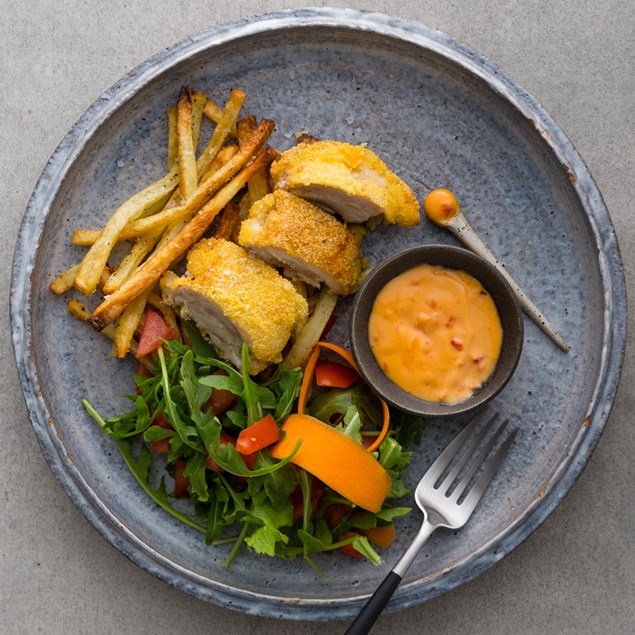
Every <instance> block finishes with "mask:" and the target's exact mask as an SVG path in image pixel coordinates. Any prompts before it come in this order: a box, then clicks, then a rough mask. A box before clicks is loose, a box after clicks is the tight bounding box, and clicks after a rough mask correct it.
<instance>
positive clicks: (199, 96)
mask: <svg viewBox="0 0 635 635" xmlns="http://www.w3.org/2000/svg"><path fill="white" fill-rule="evenodd" d="M190 95H191V97H192V141H193V142H194V152H195V153H196V148H198V140H199V136H200V133H201V121H202V119H203V109H204V108H205V104H206V103H207V95H206V94H205V93H199V92H196V91H192V92H191V93H190Z"/></svg>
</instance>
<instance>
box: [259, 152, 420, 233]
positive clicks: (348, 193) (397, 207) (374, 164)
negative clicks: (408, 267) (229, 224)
mask: <svg viewBox="0 0 635 635" xmlns="http://www.w3.org/2000/svg"><path fill="white" fill-rule="evenodd" d="M271 177H272V180H273V183H274V186H275V188H277V189H281V190H286V191H288V192H292V193H293V194H296V195H298V196H300V197H302V198H304V199H306V200H308V201H311V202H312V203H315V204H316V205H318V206H319V207H321V208H322V209H324V210H326V211H327V212H330V213H332V214H339V215H340V216H341V217H342V218H343V219H344V220H346V221H348V222H351V223H361V222H364V221H366V220H368V219H369V218H371V217H373V216H377V215H379V214H383V215H384V218H385V220H386V222H388V223H395V224H398V225H404V226H407V227H410V226H413V225H416V224H417V223H418V222H419V203H418V202H417V199H416V197H415V195H414V193H413V192H412V190H411V189H410V188H409V187H408V186H407V185H406V184H405V183H404V182H403V181H402V180H401V179H400V178H399V177H398V176H397V175H396V174H395V173H394V172H392V171H391V170H390V169H388V167H387V166H386V164H385V163H384V162H383V161H382V160H381V159H380V158H379V157H378V156H377V155H376V154H375V153H374V152H373V151H372V150H369V149H368V148H366V147H364V146H355V145H351V144H349V143H343V142H341V141H313V142H311V143H299V144H298V145H297V146H295V147H293V148H291V149H290V150H287V151H286V152H283V153H282V155H281V157H280V158H279V159H278V160H277V161H275V162H274V163H273V164H272V165H271Z"/></svg>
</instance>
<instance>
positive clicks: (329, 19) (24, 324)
mask: <svg viewBox="0 0 635 635" xmlns="http://www.w3.org/2000/svg"><path fill="white" fill-rule="evenodd" d="M308 26H310V27H330V28H334V29H351V30H355V31H366V32H370V33H375V34H379V35H384V36H388V37H391V38H393V39H396V40H399V41H401V42H407V43H410V44H413V45H415V46H417V47H421V48H424V49H426V50H430V51H433V52H435V53H437V54H439V55H440V56H441V57H443V58H444V59H446V60H449V61H450V62H452V63H454V64H456V65H458V66H460V67H462V68H464V69H465V70H466V71H468V72H469V73H470V74H472V75H475V76H477V77H479V78H480V79H481V80H482V81H484V82H485V84H486V85H487V86H488V87H489V88H490V89H491V90H493V91H494V92H495V93H497V94H498V95H500V96H501V97H502V98H503V99H504V100H505V101H506V102H507V103H508V104H510V105H511V106H512V107H514V108H515V109H516V110H517V111H519V112H520V113H521V114H522V115H523V116H525V117H526V118H527V119H528V120H529V121H530V122H532V125H533V126H534V127H535V128H536V130H537V131H538V133H539V134H540V135H541V137H542V139H543V141H544V142H545V143H546V144H547V146H548V148H549V151H550V152H552V153H553V154H554V155H555V157H556V158H557V159H558V161H559V163H560V164H561V165H562V167H563V169H564V170H565V171H566V172H567V173H568V175H569V178H570V180H571V181H572V185H573V187H574V189H575V192H576V195H577V196H578V199H579V200H580V203H581V205H582V207H583V208H584V210H585V212H586V219H587V220H588V222H589V223H590V226H591V232H592V233H593V236H594V237H595V240H596V245H597V247H598V262H599V268H600V274H601V278H602V283H603V289H604V294H605V306H604V340H603V342H604V344H603V351H602V361H601V364H600V373H599V374H598V378H597V381H596V387H595V391H594V393H593V394H592V396H591V399H590V402H589V405H588V409H587V414H586V417H585V419H584V421H583V422H581V425H580V430H579V432H578V434H577V436H576V438H575V439H574V440H573V442H572V444H571V447H570V448H569V458H568V460H566V461H563V462H562V463H561V464H560V466H559V467H558V469H557V470H556V471H555V472H554V474H553V475H552V476H551V479H550V480H549V483H548V487H547V488H546V489H545V491H544V492H542V493H541V495H539V496H537V498H536V499H535V500H534V502H533V503H532V504H531V505H530V506H528V507H527V508H526V509H525V510H524V513H523V515H522V516H520V517H519V518H517V519H516V521H515V522H513V523H512V524H511V525H509V526H508V528H507V529H506V531H505V532H503V533H502V534H501V535H499V536H496V537H494V538H493V539H492V540H490V541H489V542H488V543H487V544H484V545H483V546H482V547H481V549H479V550H478V551H477V552H475V553H474V554H472V556H471V557H470V558H469V559H468V560H466V561H464V562H462V563H460V565H459V566H457V567H453V568H452V569H451V570H450V571H447V572H444V573H443V574H441V575H440V576H438V578H436V579H434V580H433V582H434V584H431V583H430V581H428V580H426V579H422V580H416V581H411V582H408V581H406V583H405V584H403V585H402V586H401V587H400V589H399V590H398V591H397V593H396V594H395V596H394V598H393V600H392V601H391V603H390V604H389V606H388V610H396V609H400V608H405V607H409V606H413V605H415V604H419V603H421V602H423V601H426V600H429V599H431V598H433V597H435V596H437V595H440V594H441V593H444V592H446V591H449V590H450V589H452V588H455V587H457V586H459V585H460V584H462V583H464V582H467V581H468V580H471V579H473V578H474V577H476V576H477V575H479V574H480V573H482V572H483V571H484V570H486V569H488V568H489V567H490V566H492V565H493V564H495V563H496V562H498V561H499V560H501V559H502V558H503V557H504V556H505V555H507V554H508V553H509V552H510V551H512V550H513V549H514V548H515V547H517V546H518V545H519V544H520V543H521V542H523V541H524V540H525V539H526V538H527V537H528V536H529V535H531V533H533V531H535V529H537V527H538V526H540V525H541V524H542V523H543V522H544V521H545V520H546V519H547V517H548V516H549V515H550V514H551V513H552V512H553V510H554V509H555V508H556V507H557V506H558V504H559V503H560V501H561V500H562V499H563V498H564V496H565V495H566V494H567V493H568V491H569V490H570V489H571V487H572V486H573V484H574V483H575V481H576V480H577V478H578V476H579V475H580V473H581V472H582V470H583V468H584V466H585V465H586V464H587V462H588V461H589V459H590V457H591V454H592V452H593V450H594V448H595V446H596V445H597V442H598V440H599V438H600V436H601V434H602V431H603V429H604V427H605V425H606V422H607V420H608V416H609V414H610V411H611V408H612V406H613V403H614V399H615V394H616V392H617V387H618V383H619V378H620V374H621V370H622V363H623V358H624V351H625V346H626V322H627V320H626V313H627V305H626V286H625V279H624V270H623V265H622V260H621V256H620V252H619V245H618V242H617V236H616V234H615V231H614V228H613V225H612V222H611V219H610V216H609V213H608V210H607V208H606V205H605V203H604V201H603V199H602V196H601V193H600V192H599V190H598V188H597V186H596V184H595V182H594V180H593V177H592V176H591V174H590V172H589V170H588V168H587V166H586V165H585V163H584V161H583V160H582V158H581V157H580V155H579V154H578V152H577V151H576V149H575V148H574V146H573V144H572V143H571V141H570V140H569V139H568V138H567V137H566V135H565V134H564V132H563V131H562V130H561V129H560V127H559V126H558V125H557V124H556V122H555V121H554V120H553V119H552V118H551V117H550V116H549V115H548V114H547V113H546V111H545V110H544V109H543V108H542V106H540V104H539V103H538V102H537V101H536V100H535V99H534V98H533V97H531V96H530V95H529V94H528V93H527V92H526V91H525V90H524V89H522V88H521V87H520V86H519V85H518V84H517V83H516V82H515V81H514V80H513V79H512V78H511V77H510V76H508V75H507V74H506V73H505V72H504V71H502V70H501V69H500V68H499V67H498V66H496V65H495V64H493V63H492V62H491V61H489V60H488V59H487V58H485V57H484V56H483V55H481V54H480V53H478V52H476V51H475V50H473V49H471V48H470V47H468V46H466V45H464V44H462V43H460V42H458V41H456V40H455V39H454V38H453V37H451V36H449V35H447V34H445V33H442V32H441V31H438V30H435V29H431V28H429V27H427V26H424V25H423V24H421V23H418V22H415V21H412V20H408V19H404V18H399V17H395V16H389V15H385V14H382V13H375V12H367V11H359V10H356V9H339V8H306V9H288V10H283V11H274V12H271V13H265V14H261V15H256V16H252V17H249V18H245V19H240V20H235V21H232V22H229V23H226V24H221V25H217V26H214V27H211V28H210V29H207V30H205V31H201V32H199V33H197V34H194V35H191V36H189V37H187V38H184V39H182V40H180V41H179V42H177V43H175V44H174V45H172V46H170V47H168V48H166V49H164V50H163V51H161V52H159V53H157V54H155V55H153V56H151V57H150V58H148V59H147V60H146V61H144V62H142V63H141V64H139V65H138V66H137V67H136V68H134V69H133V70H132V71H130V72H129V73H127V74H126V75H124V76H123V77H122V78H121V79H120V80H119V81H117V82H116V83H115V84H113V85H112V86H111V88H109V89H108V90H106V91H105V92H104V93H103V94H102V95H101V96H100V97H98V98H97V100H96V101H95V102H94V103H93V104H92V105H91V106H90V107H89V108H88V109H87V110H86V111H85V113H84V114H83V115H82V116H81V117H80V119H79V120H78V121H77V123H76V124H75V125H74V126H73V127H72V128H71V129H70V131H69V132H68V133H67V134H66V135H65V137H64V139H63V140H62V141H61V142H60V144H59V145H58V146H57V148H56V149H55V150H54V152H53V154H52V155H51V158H50V159H49V161H48V162H47V164H46V166H45V168H44V170H43V172H42V174H41V176H40V178H39V180H38V182H37V184H36V186H35V188H34V191H33V193H32V195H31V197H30V200H29V202H28V205H27V207H26V211H25V214H24V217H23V220H22V223H21V226H20V229H19V232H18V239H17V242H16V249H15V253H14V259H13V267H12V276H11V290H10V319H11V335H12V342H13V349H14V356H15V360H16V365H17V369H18V376H19V379H20V384H21V387H22V392H23V395H24V399H25V403H26V406H27V410H28V413H29V419H30V421H31V424H32V427H33V429H34V432H35V434H36V437H37V440H38V443H39V445H40V449H41V451H42V453H43V455H44V458H45V460H46V462H47V464H48V465H49V468H50V469H51V471H52V472H53V475H54V476H55V478H56V479H57V481H58V482H59V483H60V485H61V486H62V488H63V489H64V491H65V492H66V493H67V495H68V496H69V498H70V499H71V500H72V501H73V503H74V504H75V505H76V506H77V507H78V509H79V510H80V511H81V512H82V514H83V515H84V516H85V517H86V518H87V519H88V520H89V522H90V523H91V524H92V525H93V526H94V527H95V528H96V529H97V530H98V531H99V532H100V534H101V535H102V536H104V537H105V538H106V539H107V540H108V541H109V542H110V543H111V544H112V545H113V546H115V547H116V548H117V549H118V550H119V551H120V552H121V553H123V554H124V555H125V556H126V557H128V558H129V559H130V560H132V561H133V562H135V563H136V564H138V565H139V566H140V567H142V568H143V569H144V570H146V571H147V572H149V573H151V574H153V575H155V576H157V577H159V578H160V579H162V580H163V581H165V582H167V583H169V584H171V585H172V586H174V587H176V588H179V589H181V590H183V591H186V592H188V593H189V594H191V595H193V596H195V597H198V598H200V599H204V600H208V601H212V602H215V603H217V604H220V605H221V606H224V607H226V608H233V609H236V610H240V611H243V612H245V613H248V614H254V615H260V616H264V617H278V618H287V619H297V620H301V619H302V620H306V619H314V620H330V619H343V618H348V617H352V616H353V615H354V614H356V612H357V610H358V609H359V608H360V607H361V605H362V604H363V602H364V601H365V599H366V598H367V597H368V596H367V595H359V596H349V597H347V598H346V599H343V600H319V599H310V600H307V599H300V598H281V597H279V596H272V595H267V594H263V593H254V592H252V591H246V590H242V589H240V590H239V589H235V588H233V587H228V586H227V585H223V584H222V583H219V582H217V581H212V580H209V579H208V578H205V577H204V576H200V575H198V574H195V573H194V572H192V571H190V570H187V569H185V568H183V567H181V566H179V565H178V564H177V563H176V562H173V561H172V560H170V559H169V558H166V557H165V556H163V555H161V554H160V553H158V552H156V551H154V550H153V549H152V548H150V547H149V546H148V545H147V544H146V543H144V542H143V541H142V540H140V539H139V538H137V537H136V536H135V534H134V533H133V532H132V531H131V530H130V529H129V528H128V527H126V526H125V525H124V524H122V523H121V522H120V521H118V519H117V518H116V517H114V516H113V515H112V514H110V513H109V511H108V509H107V508H106V507H105V506H104V505H103V504H102V503H101V501H100V499H99V496H98V495H97V493H96V492H95V491H94V490H92V488H90V487H89V486H88V484H87V483H86V481H85V480H84V479H83V477H82V475H81V473H80V472H79V470H78V469H77V468H76V466H75V465H74V464H73V463H72V461H70V460H69V458H68V457H67V455H66V453H65V451H64V447H63V445H62V443H61V441H60V439H59V438H57V437H56V435H55V434H54V432H55V430H54V425H55V424H54V422H53V421H52V419H51V418H50V414H49V412H48V409H47V406H46V403H45V402H44V399H43V397H42V393H41V391H40V390H39V380H38V373H37V369H36V368H35V363H34V359H33V355H32V353H31V291H32V287H33V285H32V274H33V266H34V262H35V255H36V254H37V251H38V249H39V248H40V243H41V239H42V233H43V232H42V230H43V227H44V223H45V220H46V218H47V216H48V213H49V211H50V208H51V206H52V204H53V201H54V199H55V197H56V195H57V192H58V190H59V187H60V184H61V182H62V180H63V178H64V176H65V174H66V173H67V172H68V170H69V169H70V168H71V167H72V165H73V164H74V162H75V160H76V159H77V157H78V156H79V154H80V153H81V152H82V151H83V149H84V147H85V146H86V144H87V143H88V142H89V140H90V139H91V137H92V136H93V135H94V134H95V133H96V132H97V131H98V130H99V128H100V127H101V126H102V125H103V124H104V122H105V121H107V119H108V118H109V117H110V116H112V115H113V114H114V113H115V112H116V111H117V110H118V109H119V108H120V107H121V106H122V105H123V104H124V103H125V102H126V101H127V100H128V99H129V98H131V97H132V96H133V95H134V94H135V93H136V92H137V91H138V90H140V89H141V88H143V87H144V86H145V85H147V84H148V83H149V82H150V81H152V80H153V79H154V78H155V77H157V76H158V75H160V74H162V73H164V72H165V71H167V70H169V69H170V68H172V67H174V66H176V65H178V64H180V63H182V62H184V61H185V60H187V59H188V58H190V57H193V56H195V55H197V54H198V53H200V52H202V51H204V50H209V49H213V48H214V47H217V46H220V45H222V44H224V43H226V42H229V41H232V40H237V39H240V38H243V37H249V36H255V35H258V34H262V33H266V32H267V31H272V30H281V29H288V28H302V27H308ZM620 315H623V318H624V319H621V320H620V319H615V318H616V317H619V316H620ZM203 581H204V582H205V584H202V582H203ZM210 582H211V583H212V584H211V585H210Z"/></svg>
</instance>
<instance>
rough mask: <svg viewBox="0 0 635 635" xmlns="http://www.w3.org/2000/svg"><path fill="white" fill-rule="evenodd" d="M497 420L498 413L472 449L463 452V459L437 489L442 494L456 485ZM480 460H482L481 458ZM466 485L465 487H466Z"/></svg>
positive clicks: (475, 440)
mask: <svg viewBox="0 0 635 635" xmlns="http://www.w3.org/2000/svg"><path fill="white" fill-rule="evenodd" d="M496 419H498V413H494V415H493V416H492V418H491V419H490V420H489V421H488V422H487V424H486V425H485V426H484V427H483V429H482V430H481V432H480V433H479V435H478V436H477V437H476V438H475V439H474V441H472V443H471V444H470V447H469V448H468V449H467V450H465V451H464V452H463V454H462V455H461V458H460V459H459V460H458V461H457V462H456V464H455V465H454V467H453V468H452V470H451V471H450V472H449V474H448V475H447V476H446V477H445V479H444V480H443V483H441V484H440V485H439V487H438V488H437V489H439V490H441V491H442V492H447V491H448V490H449V489H450V486H451V485H452V483H454V481H455V479H456V477H457V476H458V475H459V473H460V472H461V470H462V469H463V467H464V466H465V464H466V463H467V462H468V461H469V460H470V459H471V458H472V455H473V454H474V452H476V449H477V448H478V446H479V445H480V444H481V443H482V441H483V439H484V438H485V437H486V436H487V434H488V433H489V431H490V430H491V429H492V426H493V425H494V422H495V421H496ZM479 460H482V459H481V457H479ZM472 474H474V472H472ZM470 478H471V477H470ZM468 480H469V479H468ZM466 484H467V483H466ZM466 484H465V485H466ZM465 485H464V486H463V487H465ZM458 487H460V485H457V488H458Z"/></svg>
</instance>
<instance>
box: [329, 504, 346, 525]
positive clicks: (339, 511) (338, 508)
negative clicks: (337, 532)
mask: <svg viewBox="0 0 635 635" xmlns="http://www.w3.org/2000/svg"><path fill="white" fill-rule="evenodd" d="M350 511H351V507H350V506H349V505H329V506H328V507H327V508H326V509H325V510H324V519H325V520H326V522H327V523H328V526H329V527H330V528H331V529H335V528H336V527H337V526H338V525H339V524H340V523H341V522H342V519H343V518H344V516H346V514H348V512H350Z"/></svg>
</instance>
